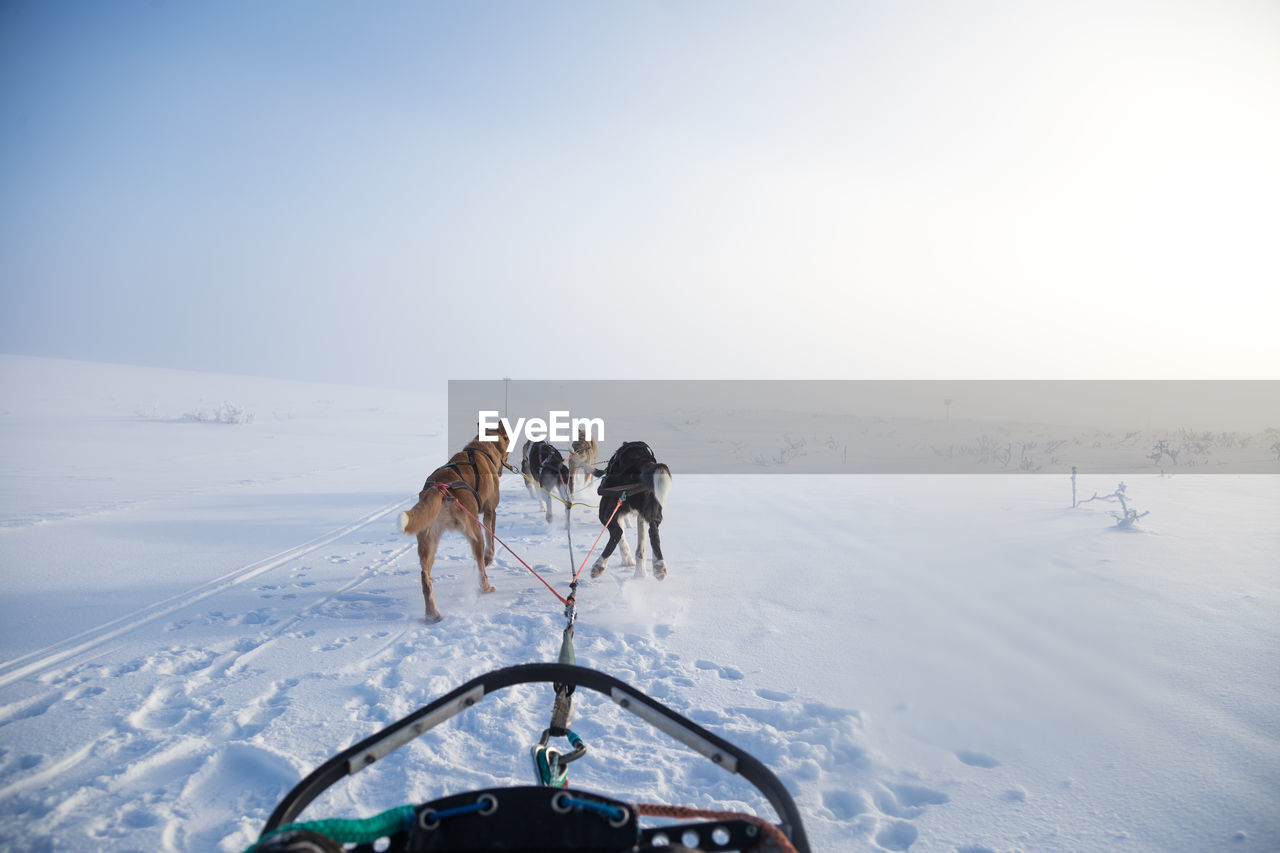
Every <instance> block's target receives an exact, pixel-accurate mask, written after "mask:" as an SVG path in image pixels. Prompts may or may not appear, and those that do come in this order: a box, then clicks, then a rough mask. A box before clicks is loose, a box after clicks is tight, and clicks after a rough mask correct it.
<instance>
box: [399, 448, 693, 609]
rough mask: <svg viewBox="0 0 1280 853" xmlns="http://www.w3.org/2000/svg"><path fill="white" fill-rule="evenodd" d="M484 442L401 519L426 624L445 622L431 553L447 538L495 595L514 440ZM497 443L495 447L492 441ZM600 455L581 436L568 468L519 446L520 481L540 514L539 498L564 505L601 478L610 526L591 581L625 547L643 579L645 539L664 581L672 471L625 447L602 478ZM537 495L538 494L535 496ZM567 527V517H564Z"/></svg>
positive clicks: (453, 460)
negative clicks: (461, 539) (632, 523)
mask: <svg viewBox="0 0 1280 853" xmlns="http://www.w3.org/2000/svg"><path fill="white" fill-rule="evenodd" d="M485 435H486V436H489V437H490V440H488V441H481V440H480V436H479V435H476V437H475V438H474V439H472V440H471V441H470V442H469V443H468V444H467V446H466V447H464V448H462V450H460V451H458V452H457V453H455V454H453V456H452V457H450V459H449V461H448V462H446V463H444V464H443V465H441V466H440V467H439V468H437V469H436V470H434V471H432V472H431V474H430V475H429V476H428V477H427V481H426V483H425V484H424V485H423V487H422V491H421V492H419V493H418V502H417V503H416V504H415V505H414V506H413V507H412V508H411V509H409V510H408V511H406V512H402V513H400V530H401V532H403V533H406V534H408V535H410V536H416V537H417V538H418V560H419V562H420V563H421V564H422V598H423V600H424V602H425V603H426V618H427V621H428V622H439V621H440V619H442V618H443V617H442V615H441V613H440V609H439V608H438V607H436V599H435V591H434V587H433V585H432V581H431V565H432V563H434V562H435V558H436V548H437V547H438V546H439V544H440V538H441V536H443V535H444V533H445V531H448V530H457V531H459V532H460V533H462V535H463V536H465V537H466V539H467V541H468V542H469V543H470V544H471V554H472V556H473V557H475V561H476V568H477V569H479V570H480V589H481V590H482V591H483V592H493V591H494V587H493V585H492V584H490V583H489V575H488V573H487V572H485V569H486V568H487V567H488V566H490V565H491V564H492V563H493V558H494V524H495V522H496V521H497V512H498V500H499V491H498V480H499V479H500V478H501V476H502V469H503V467H504V464H505V462H506V458H507V450H508V448H509V447H510V445H511V439H510V437H509V436H508V435H507V431H506V429H505V427H503V426H502V425H499V426H498V427H496V428H489V429H486V430H485ZM495 436H496V438H497V440H496V441H495V440H492V439H493V437H495ZM598 458H599V448H598V447H597V444H596V440H595V439H594V438H592V439H590V440H588V439H587V437H586V434H585V432H579V434H578V438H577V440H576V441H574V442H573V443H572V444H571V445H570V446H569V458H568V459H567V460H566V459H565V458H564V456H563V455H562V454H561V452H560V451H559V450H557V449H556V448H555V447H553V446H552V445H551V443H550V442H547V441H536V442H529V441H526V442H525V443H524V448H523V453H522V461H521V466H520V469H521V473H522V474H523V475H524V480H525V487H526V488H527V489H528V490H529V495H530V496H531V497H536V498H537V499H538V506H539V509H541V508H542V506H543V494H542V492H543V491H545V492H546V493H547V495H548V496H551V495H556V494H558V495H559V496H560V498H561V499H562V500H564V502H565V503H566V505H567V504H568V503H569V500H570V495H571V494H572V493H573V484H574V482H575V481H576V479H577V476H578V474H579V473H581V474H582V482H583V485H584V486H587V485H590V484H591V483H592V482H593V481H594V480H595V478H597V477H598V478H599V484H598V485H597V487H596V491H597V493H598V494H599V495H600V523H601V524H607V525H608V531H609V541H608V543H607V544H606V545H605V547H604V551H602V552H601V554H600V556H599V557H598V558H597V559H596V561H595V563H594V564H593V565H592V567H591V577H593V578H596V577H599V576H600V575H601V574H603V573H604V571H605V569H606V568H608V565H609V557H610V556H611V555H612V554H613V552H614V550H615V549H616V548H617V547H618V545H619V544H620V545H622V562H623V563H624V564H625V565H628V566H635V567H636V577H644V558H645V537H646V535H647V536H648V539H649V544H651V545H652V546H653V574H654V577H656V578H658V579H659V580H661V579H663V578H665V577H666V576H667V565H666V562H665V560H663V558H662V545H661V542H660V541H659V539H658V526H659V525H660V524H661V523H662V505H663V504H664V503H665V502H666V498H667V492H668V491H669V490H670V488H671V471H670V470H669V469H668V468H667V466H666V465H664V464H662V463H661V462H659V461H658V460H657V459H656V458H655V457H654V455H653V451H652V450H650V449H649V445H647V444H645V443H644V442H643V441H628V442H624V443H623V444H622V446H621V447H619V448H618V449H617V450H616V451H614V454H613V456H611V457H610V458H609V462H608V464H606V465H605V468H604V470H600V469H598V468H597V467H596V463H597V460H598ZM535 487H537V488H538V489H539V491H537V492H535V491H534V489H535ZM546 513H547V516H546V517H547V521H548V522H550V521H551V500H550V499H549V498H548V500H547V501H546ZM632 515H634V516H635V517H636V530H637V534H636V553H635V556H634V557H633V556H632V554H631V549H630V548H629V547H628V546H627V542H626V539H625V538H624V537H623V535H622V524H621V522H622V519H623V518H624V517H627V516H632ZM565 521H566V524H567V523H568V513H567V511H566V514H565Z"/></svg>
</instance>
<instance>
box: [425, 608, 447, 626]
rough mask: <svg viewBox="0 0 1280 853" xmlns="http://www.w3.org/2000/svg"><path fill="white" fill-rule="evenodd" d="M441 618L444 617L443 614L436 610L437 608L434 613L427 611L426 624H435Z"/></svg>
mask: <svg viewBox="0 0 1280 853" xmlns="http://www.w3.org/2000/svg"><path fill="white" fill-rule="evenodd" d="M443 618H444V614H443V613H441V612H440V611H438V610H437V611H436V612H435V613H431V612H428V613H427V624H428V625H434V624H436V623H437V622H439V621H440V620H441V619H443Z"/></svg>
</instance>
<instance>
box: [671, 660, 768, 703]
mask: <svg viewBox="0 0 1280 853" xmlns="http://www.w3.org/2000/svg"><path fill="white" fill-rule="evenodd" d="M693 665H694V666H696V667H697V668H698V669H714V670H716V672H717V673H719V675H720V677H721V678H723V679H725V680H727V681H741V680H742V679H743V678H744V676H743V674H742V671H741V670H739V669H737V668H735V667H732V666H721V665H720V664H718V663H712V662H711V661H709V660H698V661H694V664H693ZM786 698H790V697H785V698H784V699H780V700H776V701H786Z"/></svg>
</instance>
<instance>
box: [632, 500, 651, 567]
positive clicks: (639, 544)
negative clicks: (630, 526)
mask: <svg viewBox="0 0 1280 853" xmlns="http://www.w3.org/2000/svg"><path fill="white" fill-rule="evenodd" d="M648 531H649V522H647V521H645V520H644V516H642V515H639V514H637V516H636V574H635V576H636V577H638V578H643V577H644V576H645V574H644V545H645V542H644V540H645V537H646V536H647V535H648Z"/></svg>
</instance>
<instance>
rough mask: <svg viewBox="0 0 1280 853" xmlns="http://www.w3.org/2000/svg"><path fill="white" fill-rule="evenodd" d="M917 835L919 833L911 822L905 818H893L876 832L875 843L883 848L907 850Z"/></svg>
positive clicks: (914, 841) (918, 835)
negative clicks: (893, 819)
mask: <svg viewBox="0 0 1280 853" xmlns="http://www.w3.org/2000/svg"><path fill="white" fill-rule="evenodd" d="M919 837H920V833H919V832H918V831H917V830H916V828H915V827H914V826H913V825H912V824H910V823H909V822H907V821H905V820H895V821H890V822H889V823H887V824H885V826H883V827H881V829H880V831H879V832H877V833H876V844H879V845H880V846H881V847H883V848H884V849H885V850H894V851H900V850H907V849H908V848H910V847H911V845H912V844H915V843H916V839H917V838H919Z"/></svg>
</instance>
